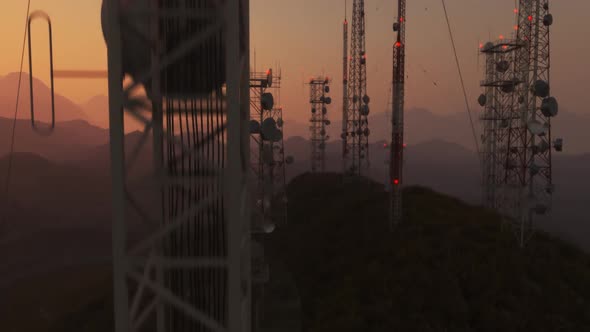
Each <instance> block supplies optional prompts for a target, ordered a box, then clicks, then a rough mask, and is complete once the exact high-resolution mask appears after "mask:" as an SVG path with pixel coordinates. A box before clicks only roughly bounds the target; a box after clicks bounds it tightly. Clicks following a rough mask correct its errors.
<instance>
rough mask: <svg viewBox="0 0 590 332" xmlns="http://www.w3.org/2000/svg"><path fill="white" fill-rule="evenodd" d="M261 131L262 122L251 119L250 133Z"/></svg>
mask: <svg viewBox="0 0 590 332" xmlns="http://www.w3.org/2000/svg"><path fill="white" fill-rule="evenodd" d="M259 133H260V123H259V122H258V121H256V120H250V134H259Z"/></svg>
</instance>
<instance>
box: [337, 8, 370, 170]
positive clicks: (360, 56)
mask: <svg viewBox="0 0 590 332" xmlns="http://www.w3.org/2000/svg"><path fill="white" fill-rule="evenodd" d="M350 61H351V62H350V75H349V76H348V77H347V79H348V93H347V94H348V102H347V111H346V116H345V117H344V119H343V120H345V121H346V133H343V135H342V136H343V139H344V140H345V142H346V143H345V144H346V147H345V148H344V155H343V159H344V165H345V166H344V168H345V172H347V173H350V174H356V175H361V172H362V170H364V169H367V168H368V167H369V128H368V125H369V121H368V119H367V116H368V115H369V101H370V99H369V96H368V95H367V66H366V64H367V54H366V50H365V1H364V0H354V1H353V15H352V39H351V48H350Z"/></svg>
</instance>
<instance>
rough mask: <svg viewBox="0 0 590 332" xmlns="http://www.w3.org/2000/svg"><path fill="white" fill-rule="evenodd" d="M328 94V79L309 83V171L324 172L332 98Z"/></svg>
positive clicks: (314, 79) (312, 80)
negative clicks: (327, 128) (329, 108)
mask: <svg viewBox="0 0 590 332" xmlns="http://www.w3.org/2000/svg"><path fill="white" fill-rule="evenodd" d="M329 92H330V80H329V79H328V77H318V78H313V79H311V80H310V81H309V103H310V104H311V119H310V120H309V122H310V123H311V125H310V127H309V129H310V131H311V171H312V172H318V171H319V172H325V171H326V142H327V141H328V139H329V138H330V136H328V135H327V132H326V126H329V125H330V120H329V119H328V107H327V105H330V104H331V103H332V98H330V97H328V96H327V94H328V93H329Z"/></svg>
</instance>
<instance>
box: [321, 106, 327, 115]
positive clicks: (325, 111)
mask: <svg viewBox="0 0 590 332" xmlns="http://www.w3.org/2000/svg"><path fill="white" fill-rule="evenodd" d="M322 114H324V115H325V114H328V109H327V108H325V107H322Z"/></svg>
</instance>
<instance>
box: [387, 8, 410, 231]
mask: <svg viewBox="0 0 590 332" xmlns="http://www.w3.org/2000/svg"><path fill="white" fill-rule="evenodd" d="M397 10H398V18H397V21H396V22H395V23H394V24H393V31H394V32H397V39H396V41H395V43H394V44H393V80H392V81H393V85H392V93H393V107H392V116H391V144H390V164H389V177H390V179H389V181H391V191H390V200H389V201H390V209H389V225H390V227H391V228H393V227H394V226H395V225H397V224H399V223H400V222H401V220H402V188H401V186H402V183H403V162H404V158H403V156H404V92H405V91H404V82H405V75H406V73H405V72H406V71H405V67H406V1H405V0H398V8H397Z"/></svg>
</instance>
